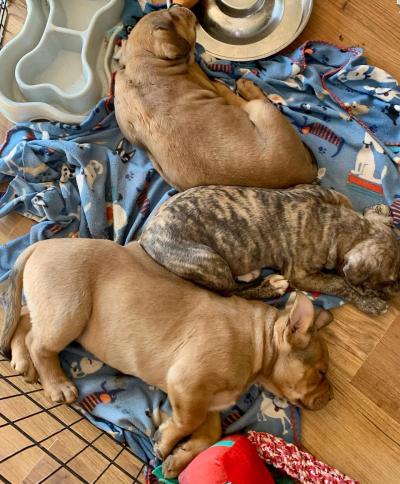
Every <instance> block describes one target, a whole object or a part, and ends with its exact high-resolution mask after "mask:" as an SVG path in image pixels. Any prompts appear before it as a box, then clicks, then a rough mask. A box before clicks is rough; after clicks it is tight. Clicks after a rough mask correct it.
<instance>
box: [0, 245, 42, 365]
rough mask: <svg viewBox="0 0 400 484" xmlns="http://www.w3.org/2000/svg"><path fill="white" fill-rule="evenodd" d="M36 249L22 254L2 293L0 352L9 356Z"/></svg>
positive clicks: (30, 249)
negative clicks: (27, 266)
mask: <svg viewBox="0 0 400 484" xmlns="http://www.w3.org/2000/svg"><path fill="white" fill-rule="evenodd" d="M34 250H35V247H34V246H30V247H28V248H27V249H26V250H24V251H23V252H22V254H20V255H19V256H18V258H17V260H16V262H15V265H14V267H13V269H12V271H11V274H10V277H9V279H8V281H7V288H6V290H5V291H4V293H3V294H2V302H3V306H4V324H3V328H2V330H1V333H0V352H2V353H3V354H4V355H6V356H9V354H10V345H11V340H12V337H13V335H14V332H15V330H16V328H17V326H18V322H19V318H20V315H21V296H22V280H23V275H24V268H25V264H26V262H27V260H28V259H29V257H30V256H31V255H32V253H33V251H34Z"/></svg>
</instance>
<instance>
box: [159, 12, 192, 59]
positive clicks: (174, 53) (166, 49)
mask: <svg viewBox="0 0 400 484" xmlns="http://www.w3.org/2000/svg"><path fill="white" fill-rule="evenodd" d="M153 34H154V36H155V40H156V45H155V51H154V53H155V54H156V56H157V57H160V58H162V59H170V60H176V59H180V58H184V57H186V56H187V55H188V54H189V52H190V49H191V47H190V44H189V42H188V41H187V40H185V39H184V38H183V37H182V36H181V35H179V34H178V32H177V31H176V29H175V25H174V22H173V20H172V19H171V18H165V17H163V18H160V19H157V22H156V23H155V24H154V25H153Z"/></svg>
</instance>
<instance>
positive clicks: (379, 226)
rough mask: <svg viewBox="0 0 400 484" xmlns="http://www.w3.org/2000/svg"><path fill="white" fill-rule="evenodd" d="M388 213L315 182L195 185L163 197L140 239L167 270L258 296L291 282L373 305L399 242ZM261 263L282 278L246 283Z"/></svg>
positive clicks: (389, 283) (396, 260)
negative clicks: (363, 208) (363, 209)
mask: <svg viewBox="0 0 400 484" xmlns="http://www.w3.org/2000/svg"><path fill="white" fill-rule="evenodd" d="M390 220H391V219H390V218H388V217H386V216H384V215H380V214H377V213H367V214H366V215H365V216H361V215H359V214H358V213H356V212H355V211H354V210H353V209H352V208H351V204H350V202H349V201H348V200H347V198H346V197H344V196H343V195H341V194H339V193H337V192H335V191H333V190H325V189H323V188H321V187H318V186H311V185H303V186H298V187H296V188H293V189H289V190H267V189H258V188H245V187H244V188H240V187H216V186H214V187H198V188H194V189H191V190H188V191H186V192H184V193H181V194H178V195H176V196H175V197H173V198H172V199H171V200H170V201H168V202H167V203H165V204H164V205H163V206H162V207H161V208H160V210H159V211H158V213H157V214H156V215H155V216H154V217H153V218H152V219H151V220H150V222H149V224H148V226H147V227H146V228H145V230H144V232H143V234H142V236H141V239H140V244H141V245H142V247H143V248H144V249H145V250H146V251H147V252H148V254H150V255H151V256H152V257H153V258H154V259H155V260H156V261H157V262H159V263H160V264H161V265H163V266H164V267H166V268H167V269H169V270H171V271H172V272H175V273H176V274H178V275H179V276H181V277H184V278H186V279H190V280H192V281H195V282H196V283H198V284H201V285H204V286H206V287H209V288H211V289H214V290H216V291H219V292H224V293H228V294H233V293H237V294H239V295H242V296H243V297H247V298H265V297H271V296H276V295H281V294H283V293H284V292H285V290H286V289H287V287H288V285H289V284H290V285H291V286H292V287H296V288H298V289H301V290H305V291H320V292H323V293H326V294H332V295H335V296H339V297H342V298H344V299H345V300H347V301H349V302H352V303H353V304H355V305H356V306H357V307H358V308H359V309H361V310H362V311H365V312H367V313H371V314H379V313H382V312H384V311H385V310H386V309H387V304H386V302H385V301H384V300H383V299H387V298H388V297H389V296H390V293H391V291H392V290H397V286H398V280H399V268H400V255H399V241H398V240H397V239H396V236H395V233H394V231H393V230H392V228H391V227H390V226H388V225H390ZM266 266H268V267H274V268H276V269H278V270H279V271H280V272H281V274H283V276H284V277H282V276H279V275H274V276H271V277H269V278H267V279H265V280H264V281H263V282H262V283H261V284H260V285H258V286H256V287H254V283H253V284H252V285H251V286H250V287H249V284H245V283H244V281H245V282H249V281H251V280H253V279H255V278H256V277H257V276H258V275H259V270H260V269H261V268H262V267H266Z"/></svg>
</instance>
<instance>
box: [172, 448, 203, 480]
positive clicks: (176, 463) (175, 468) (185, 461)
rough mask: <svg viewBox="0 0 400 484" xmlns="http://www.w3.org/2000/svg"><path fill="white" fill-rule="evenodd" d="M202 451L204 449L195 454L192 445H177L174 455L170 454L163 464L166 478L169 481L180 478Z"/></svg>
mask: <svg viewBox="0 0 400 484" xmlns="http://www.w3.org/2000/svg"><path fill="white" fill-rule="evenodd" d="M201 450H202V449H199V451H198V452H194V451H193V449H192V446H191V445H190V443H183V444H179V445H177V446H176V447H175V449H174V450H173V452H172V454H170V455H169V456H168V457H167V458H166V459H165V461H164V462H163V474H164V477H166V478H169V479H172V478H174V477H178V475H179V474H180V473H181V472H182V471H183V470H184V469H185V467H186V466H188V465H189V464H190V462H191V461H192V460H193V459H194V458H195V457H196V455H197V454H199V453H200V452H201Z"/></svg>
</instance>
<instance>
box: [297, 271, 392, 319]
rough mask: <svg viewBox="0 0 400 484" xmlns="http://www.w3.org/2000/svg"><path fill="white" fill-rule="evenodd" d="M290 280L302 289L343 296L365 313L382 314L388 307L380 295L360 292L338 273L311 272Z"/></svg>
mask: <svg viewBox="0 0 400 484" xmlns="http://www.w3.org/2000/svg"><path fill="white" fill-rule="evenodd" d="M290 282H291V285H293V286H294V287H296V288H297V289H300V290H302V291H318V292H322V293H324V294H330V295H332V296H338V297H341V298H343V299H345V300H346V301H348V302H350V303H353V304H354V305H355V306H356V307H357V308H358V309H360V310H361V311H364V312H365V313H370V314H382V313H384V312H385V311H386V310H387V307H388V305H387V303H386V302H385V301H383V300H382V299H380V298H379V297H374V296H366V295H362V294H360V293H359V292H358V291H356V290H355V289H354V288H352V287H351V286H349V284H347V282H346V280H345V279H344V278H343V277H341V276H339V275H336V274H323V273H317V274H310V275H307V276H305V277H302V278H294V279H292V280H291V281H290Z"/></svg>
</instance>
